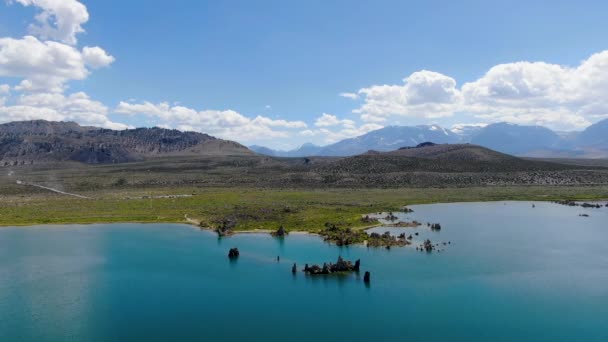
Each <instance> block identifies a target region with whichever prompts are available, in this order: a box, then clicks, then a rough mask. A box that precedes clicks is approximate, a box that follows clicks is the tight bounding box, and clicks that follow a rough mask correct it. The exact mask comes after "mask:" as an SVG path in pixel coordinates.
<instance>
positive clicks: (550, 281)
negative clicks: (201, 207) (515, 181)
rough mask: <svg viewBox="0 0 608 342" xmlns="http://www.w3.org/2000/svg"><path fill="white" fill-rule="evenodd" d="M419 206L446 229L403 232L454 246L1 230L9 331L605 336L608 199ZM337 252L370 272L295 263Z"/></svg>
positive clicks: (176, 335)
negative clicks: (232, 257)
mask: <svg viewBox="0 0 608 342" xmlns="http://www.w3.org/2000/svg"><path fill="white" fill-rule="evenodd" d="M412 208H413V209H414V210H415V212H414V213H412V214H408V215H406V216H407V217H408V218H410V219H417V220H419V221H422V222H425V223H426V222H427V221H430V222H439V223H441V225H442V227H443V229H442V230H441V231H440V232H431V231H430V230H429V229H428V228H425V227H419V228H416V229H412V228H406V231H407V232H414V231H418V232H420V235H419V236H420V238H423V237H425V238H426V237H430V238H431V239H432V240H433V241H436V242H442V241H450V242H451V244H450V245H449V246H447V247H446V248H445V250H444V251H442V252H441V253H432V254H427V253H422V252H417V251H416V250H415V248H411V247H407V248H392V249H391V250H386V249H367V248H365V247H362V246H350V247H345V248H339V247H336V246H332V245H329V244H326V243H324V242H322V241H321V240H320V239H319V238H318V237H316V236H310V235H301V234H299V235H298V234H292V235H290V236H289V237H287V238H286V239H285V240H280V239H274V238H271V237H270V236H268V235H259V234H247V235H245V234H243V235H238V236H234V237H230V238H224V239H218V238H217V237H216V236H215V235H214V234H212V233H210V232H206V231H199V230H197V229H194V228H192V227H189V226H184V225H170V224H155V225H138V224H112V225H92V226H44V227H29V228H3V229H0V341H66V340H72V341H109V340H112V341H117V340H122V341H126V340H144V339H145V340H148V341H166V340H175V341H177V340H200V341H228V340H239V339H240V340H267V341H304V340H307V341H308V340H316V341H323V340H340V341H341V340H351V341H357V340H361V341H364V340H365V341H369V340H372V339H373V340H389V339H391V340H420V339H425V340H427V341H445V340H494V341H501V340H504V341H513V340H536V341H575V340H576V341H606V340H608V225H607V222H608V208H602V209H583V208H571V207H565V206H560V205H555V204H549V203H536V208H532V206H531V203H528V202H508V203H502V202H500V203H470V204H438V205H429V206H413V207H412ZM581 213H588V214H589V215H590V217H588V218H586V217H579V216H578V215H579V214H581ZM384 230H386V229H382V231H384ZM397 230H398V229H397ZM231 247H238V248H239V249H240V251H241V257H240V258H239V259H238V261H236V262H229V261H228V258H227V257H226V255H227V253H228V250H229V249H230V248H231ZM277 255H280V256H281V261H280V262H279V263H277V262H276V260H275V259H276V256H277ZM339 255H342V256H343V257H345V258H347V259H350V260H353V261H354V260H355V259H358V258H361V261H362V262H361V264H362V271H367V270H369V271H371V274H372V282H371V285H370V286H369V287H366V286H365V285H364V284H363V282H362V281H361V278H362V274H361V275H360V276H358V275H355V274H353V275H349V276H343V277H318V278H313V277H308V276H306V275H304V274H302V273H298V274H296V275H295V276H294V275H292V274H291V265H292V263H293V262H297V263H298V266H299V267H302V266H303V265H304V263H322V262H323V261H333V260H335V259H336V258H337V257H338V256H339Z"/></svg>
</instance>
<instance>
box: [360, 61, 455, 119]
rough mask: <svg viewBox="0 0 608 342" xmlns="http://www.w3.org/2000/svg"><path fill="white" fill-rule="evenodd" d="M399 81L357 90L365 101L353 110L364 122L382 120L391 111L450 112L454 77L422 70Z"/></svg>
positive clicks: (399, 113)
mask: <svg viewBox="0 0 608 342" xmlns="http://www.w3.org/2000/svg"><path fill="white" fill-rule="evenodd" d="M403 82H404V83H403V85H376V86H371V87H369V88H363V89H361V90H359V94H361V95H362V96H364V97H365V103H364V104H363V105H362V106H361V108H359V109H357V110H355V111H354V112H355V113H360V114H361V119H362V120H364V121H366V122H383V121H385V120H386V118H387V117H389V116H395V115H396V116H413V117H424V118H439V117H444V116H450V115H452V106H453V104H454V103H456V102H458V101H459V100H460V91H459V90H458V89H457V88H456V81H455V80H454V79H453V78H451V77H448V76H445V75H442V74H440V73H436V72H432V71H427V70H422V71H418V72H415V73H413V74H411V75H410V76H409V77H407V78H405V79H404V80H403Z"/></svg>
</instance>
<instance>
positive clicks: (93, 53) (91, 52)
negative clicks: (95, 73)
mask: <svg viewBox="0 0 608 342" xmlns="http://www.w3.org/2000/svg"><path fill="white" fill-rule="evenodd" d="M82 58H83V60H84V63H85V64H86V65H89V66H90V67H92V68H94V69H98V68H102V67H106V66H108V65H110V64H112V62H114V57H113V56H110V55H109V54H108V53H107V52H106V51H105V50H104V49H102V48H100V47H99V46H94V47H89V46H85V47H84V49H82Z"/></svg>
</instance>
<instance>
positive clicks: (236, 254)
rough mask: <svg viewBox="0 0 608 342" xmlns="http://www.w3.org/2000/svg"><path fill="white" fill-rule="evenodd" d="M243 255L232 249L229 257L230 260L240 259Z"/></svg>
mask: <svg viewBox="0 0 608 342" xmlns="http://www.w3.org/2000/svg"><path fill="white" fill-rule="evenodd" d="M240 254H241V253H240V252H239V249H238V248H231V249H230V251H229V252H228V257H229V258H230V259H236V258H238V257H239V255H240Z"/></svg>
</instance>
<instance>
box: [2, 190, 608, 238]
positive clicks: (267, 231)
mask: <svg viewBox="0 0 608 342" xmlns="http://www.w3.org/2000/svg"><path fill="white" fill-rule="evenodd" d="M554 201H556V200H555V199H542V200H539V199H536V200H531V199H526V200H512V199H508V200H488V201H484V200H472V201H446V202H442V201H437V202H422V203H410V204H407V205H404V207H409V206H419V205H435V204H457V203H500V202H505V203H506V202H537V203H553V202H554ZM574 201H575V202H585V201H586V202H604V203H608V198H604V199H599V198H595V199H577V200H574ZM368 214H370V213H368ZM361 215H366V214H361ZM105 224H178V225H186V226H190V227H193V228H197V229H200V230H204V231H210V232H214V228H211V227H201V226H200V224H201V221H200V220H197V219H194V218H191V217H189V216H188V215H187V214H185V215H184V220H183V221H178V220H157V221H147V220H140V221H137V220H126V221H103V220H100V221H95V222H70V221H64V222H61V221H58V222H48V223H13V224H6V223H0V230H1V229H3V228H27V227H38V226H55V225H57V226H59V225H61V226H91V225H105ZM382 226H384V224H382V223H377V224H372V225H366V226H360V227H353V228H352V229H353V230H358V231H362V230H363V231H364V230H368V229H372V228H376V227H382ZM274 231H275V230H272V229H263V228H262V229H244V230H234V231H233V232H232V234H231V235H236V234H270V233H272V232H274ZM289 234H310V235H319V234H318V233H316V232H314V231H311V230H291V231H289Z"/></svg>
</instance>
